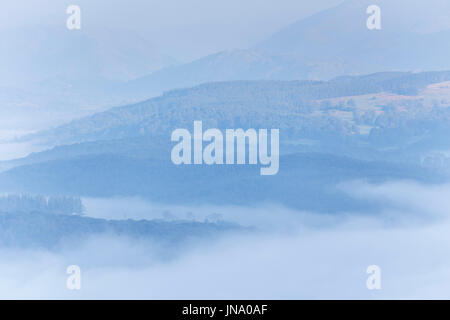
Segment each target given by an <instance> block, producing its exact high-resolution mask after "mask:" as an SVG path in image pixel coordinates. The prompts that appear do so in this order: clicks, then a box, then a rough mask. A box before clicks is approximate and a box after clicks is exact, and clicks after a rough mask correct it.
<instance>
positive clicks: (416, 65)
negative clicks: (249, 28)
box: [129, 0, 450, 93]
mask: <svg viewBox="0 0 450 320" xmlns="http://www.w3.org/2000/svg"><path fill="white" fill-rule="evenodd" d="M373 4H377V5H379V6H380V7H381V10H382V29H381V30H377V31H369V30H368V29H367V28H366V20H367V18H368V15H367V14H366V9H367V7H368V6H369V5H373ZM449 11H450V4H449V2H448V1H444V0H430V1H427V2H426V5H424V2H423V1H420V0H413V1H407V2H404V1H392V0H347V1H345V2H344V3H343V4H341V5H339V6H337V7H335V8H331V9H328V10H325V11H322V12H320V13H318V14H315V15H313V16H311V17H309V18H306V19H302V20H300V21H298V22H296V23H294V24H292V25H290V26H287V27H286V28H284V29H282V30H280V31H279V32H277V33H275V34H274V35H273V36H271V37H269V38H268V39H266V40H264V41H262V42H261V43H259V44H257V45H256V46H254V47H252V48H248V49H245V50H234V51H224V52H220V53H216V54H213V55H210V56H207V57H204V58H202V59H199V60H196V61H193V62H191V63H188V64H184V65H181V66H177V67H171V68H166V69H162V70H160V71H157V72H154V73H152V74H150V75H148V76H146V77H142V78H140V79H138V80H135V81H132V82H130V83H129V89H130V90H136V92H145V90H147V92H152V93H155V92H162V91H165V90H169V89H173V88H180V87H188V86H193V85H196V84H199V83H203V82H210V81H234V80H263V79H265V80H295V79H321V80H326V79H331V78H333V77H336V76H340V75H346V74H354V75H358V74H366V73H374V72H381V71H394V70H397V71H423V70H448V69H450V61H449V60H448V59H447V57H448V56H449V55H450V31H449V30H450V18H449V16H448V15H447V14H445V12H449Z"/></svg>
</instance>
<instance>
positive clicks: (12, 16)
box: [0, 0, 342, 60]
mask: <svg viewBox="0 0 450 320" xmlns="http://www.w3.org/2000/svg"><path fill="white" fill-rule="evenodd" d="M341 2H342V0H319V1H299V0H264V1H261V0H245V1H242V0H227V1H218V0H190V1H181V0H127V1H125V0H96V1H92V0H63V1H61V0H14V1H11V0H8V1H2V4H1V5H0V30H2V29H10V28H19V27H24V26H27V27H36V26H42V25H52V26H54V27H58V26H60V27H61V28H64V27H65V22H66V18H67V14H66V8H67V7H68V6H69V5H70V4H76V5H79V6H80V7H81V10H82V27H83V28H84V29H85V31H88V30H86V29H89V28H92V29H94V28H105V29H109V30H115V29H132V30H135V31H139V32H140V33H141V35H142V36H144V37H146V39H148V40H149V41H152V42H153V43H154V45H155V47H157V48H158V49H159V50H161V51H163V52H165V53H167V54H169V55H171V56H173V57H175V58H177V59H180V60H190V59H193V58H197V57H200V56H203V55H205V54H209V53H213V52H216V51H220V50H224V49H232V48H246V47H248V46H250V45H252V44H254V43H255V42H257V41H259V40H261V39H263V38H265V37H266V36H268V35H270V34H272V33H273V32H276V31H278V30H279V29H281V28H283V27H284V26H286V25H288V24H290V23H292V22H295V21H296V20H299V19H301V18H304V17H306V16H309V15H311V14H313V13H315V12H317V11H320V10H323V9H326V8H329V7H332V6H335V5H337V4H339V3H341Z"/></svg>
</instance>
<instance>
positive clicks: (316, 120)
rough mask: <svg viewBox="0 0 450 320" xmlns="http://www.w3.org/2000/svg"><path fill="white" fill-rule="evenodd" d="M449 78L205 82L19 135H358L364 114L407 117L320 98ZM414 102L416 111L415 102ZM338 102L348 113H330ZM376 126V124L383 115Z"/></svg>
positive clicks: (51, 138)
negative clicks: (210, 131) (269, 131)
mask: <svg viewBox="0 0 450 320" xmlns="http://www.w3.org/2000/svg"><path fill="white" fill-rule="evenodd" d="M449 80H450V72H427V73H401V72H390V73H377V74H372V75H366V76H354V77H340V78H336V79H334V80H331V81H235V82H217V83H207V84H203V85H199V86H196V87H193V88H187V89H179V90H173V91H170V92H167V93H165V94H164V95H162V96H160V97H157V98H153V99H150V100H147V101H144V102H141V103H137V104H133V105H129V106H124V107H118V108H113V109H110V110H109V111H106V112H102V113H98V114H95V115H93V116H90V117H86V118H82V119H80V120H76V121H72V122H71V123H68V124H66V125H63V126H60V127H58V128H56V129H52V130H49V131H45V132H41V133H38V134H36V135H32V136H31V137H30V136H29V137H27V138H26V139H39V140H43V141H44V142H46V143H50V144H52V145H54V144H68V143H75V142H84V141H95V140H110V139H118V138H129V137H138V136H143V135H167V134H168V133H169V132H171V131H172V130H174V129H175V128H183V127H190V126H192V123H193V121H194V120H202V121H203V123H204V125H205V126H208V127H217V128H241V127H242V128H251V127H253V128H279V129H282V130H284V134H283V136H284V137H287V136H298V135H300V136H328V135H336V134H339V135H353V134H355V133H356V134H358V133H360V132H359V129H358V126H361V125H366V124H367V123H366V122H367V119H368V118H369V121H371V120H370V119H371V117H373V116H375V119H374V121H375V120H376V117H378V116H386V115H387V116H388V117H389V118H405V115H406V116H407V117H408V116H409V115H407V114H405V113H403V114H397V113H396V112H390V111H392V108H390V109H389V108H388V109H389V110H390V111H389V110H387V111H386V110H381V112H378V111H379V108H378V109H376V108H375V107H377V106H376V105H372V106H371V108H372V109H371V110H363V109H361V108H360V106H359V105H358V104H354V103H352V101H350V99H349V101H348V104H347V103H345V104H344V105H342V103H339V104H336V105H334V104H330V103H329V102H326V103H324V102H323V101H322V100H324V99H334V98H339V97H352V96H362V95H369V94H380V93H390V94H394V95H401V96H412V97H414V96H417V95H418V94H419V93H420V92H421V90H424V89H425V88H426V87H427V86H428V85H430V84H434V83H439V82H445V81H449ZM419 102H420V101H419ZM392 103H393V104H396V102H395V101H393V102H392ZM417 106H418V107H419V109H420V104H417ZM342 107H344V109H345V110H343V111H346V112H348V115H347V116H345V114H342V113H336V112H335V111H336V108H342ZM377 110H378V111H377ZM366 111H367V112H366ZM371 112H372V113H374V115H373V114H372V115H371ZM395 122H399V121H398V120H395ZM378 123H383V121H382V119H380V121H378ZM286 133H287V134H286Z"/></svg>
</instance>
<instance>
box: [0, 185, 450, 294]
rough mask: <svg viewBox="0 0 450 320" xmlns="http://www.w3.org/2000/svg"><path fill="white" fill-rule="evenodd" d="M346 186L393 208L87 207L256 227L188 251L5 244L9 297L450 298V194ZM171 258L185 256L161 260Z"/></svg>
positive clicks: (127, 244)
mask: <svg viewBox="0 0 450 320" xmlns="http://www.w3.org/2000/svg"><path fill="white" fill-rule="evenodd" d="M342 188H343V189H344V190H347V191H348V192H349V193H351V194H353V195H354V196H355V197H364V198H367V199H370V200H372V201H380V202H381V203H384V204H385V208H384V210H382V211H381V212H379V213H378V214H377V215H373V214H372V215H368V214H364V213H363V212H361V213H347V214H342V215H338V216H327V215H323V214H322V215H319V214H314V213H306V212H295V211H293V210H289V209H287V208H281V207H277V206H275V205H273V206H266V207H264V208H244V207H208V206H204V207H199V208H193V207H190V208H183V207H171V206H163V205H156V204H151V203H147V202H145V201H143V200H140V199H110V200H107V199H85V205H86V207H87V212H86V214H87V215H89V216H95V217H102V218H108V219H124V218H125V219H129V218H132V219H153V218H164V219H195V220H202V219H205V218H207V219H212V220H213V219H221V220H225V221H234V222H237V223H241V224H245V225H251V226H255V227H256V230H255V232H253V233H250V234H249V233H246V234H234V235H231V236H226V237H224V238H221V239H220V240H217V241H215V242H211V241H204V243H197V244H195V245H194V246H191V245H190V246H186V247H183V248H181V250H180V248H176V249H175V248H169V247H161V246H160V245H158V244H155V243H147V242H137V241H131V240H129V239H123V238H108V237H94V238H86V239H80V241H79V242H77V243H67V244H66V245H65V246H64V249H60V250H58V251H52V252H50V251H45V250H41V251H36V250H34V251H30V250H23V249H12V248H9V249H7V248H3V249H1V250H0V257H1V258H0V283H1V286H0V298H69V299H70V298H74V299H77V298H88V299H89V298H138V299H139V298H187V299H188V298H205V299H214V298H234V299H238V298H251V299H258V298H261V299H266V298H273V299H278V298H287V299H301V298H312V299H316V298H331V299H334V298H343V299H346V298H374V299H386V298H394V299H396V298H398V299H400V298H401V299H412V298H450V294H449V292H450V291H449V288H450V254H449V253H450V235H449V234H448V230H449V227H450V221H449V214H448V209H447V208H449V206H448V202H449V201H450V200H447V199H450V197H449V195H450V186H449V185H441V186H425V185H419V184H415V183H412V182H392V183H387V184H382V185H370V184H366V183H363V182H352V183H347V184H344V185H342ZM210 215H213V216H210ZM208 216H210V217H208ZM168 250H169V251H170V250H177V251H176V253H175V254H174V255H172V256H171V258H170V259H167V258H163V257H167V251H168ZM69 265H78V266H80V268H81V290H74V291H71V290H68V289H67V287H66V280H67V277H68V275H67V274H66V268H67V266H69ZM369 265H378V266H379V267H380V268H381V286H382V287H381V290H372V291H371V290H368V289H367V287H366V280H367V278H368V276H369V275H368V274H366V268H367V267H368V266H369Z"/></svg>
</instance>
